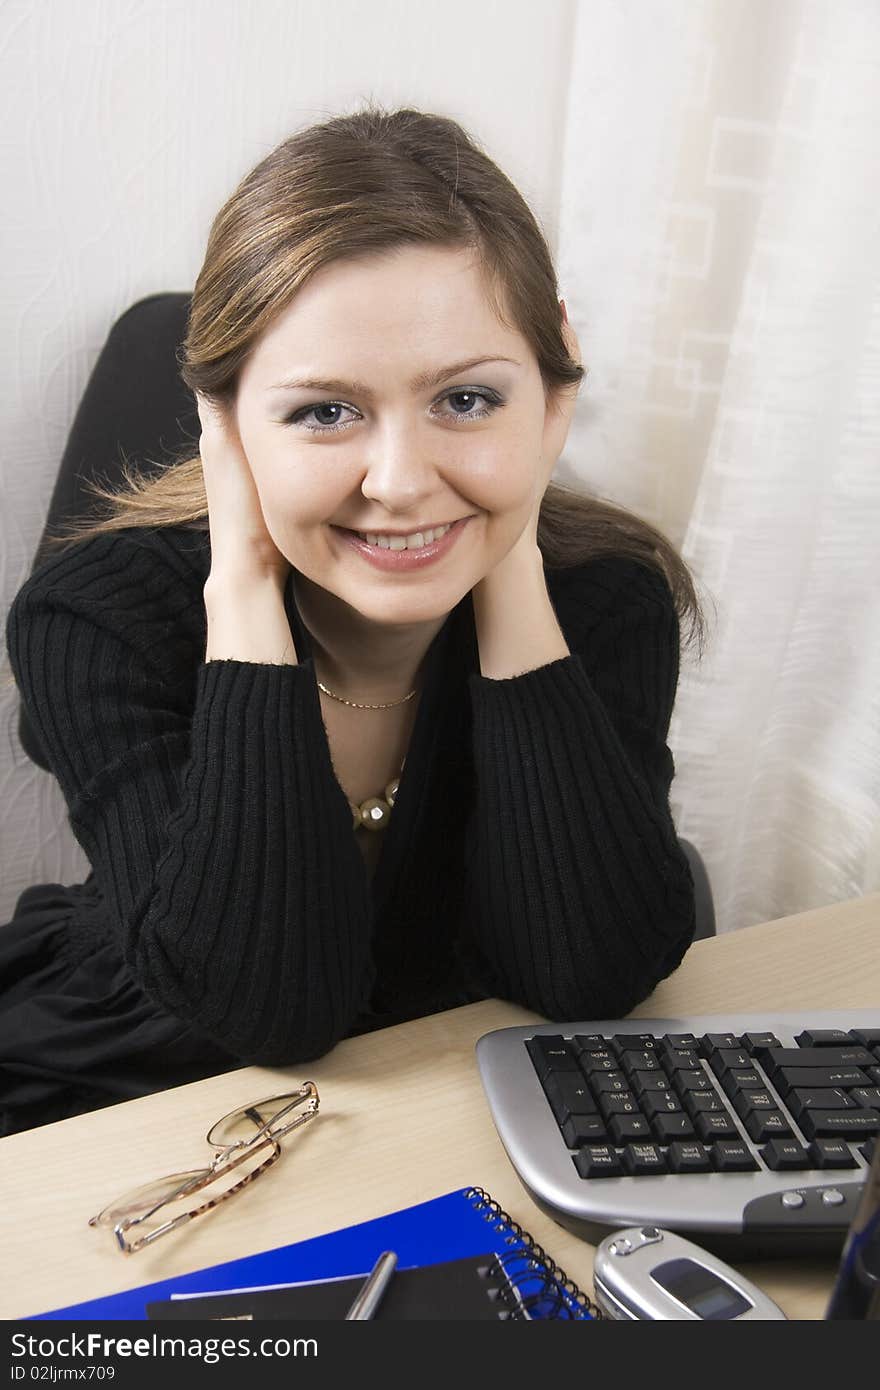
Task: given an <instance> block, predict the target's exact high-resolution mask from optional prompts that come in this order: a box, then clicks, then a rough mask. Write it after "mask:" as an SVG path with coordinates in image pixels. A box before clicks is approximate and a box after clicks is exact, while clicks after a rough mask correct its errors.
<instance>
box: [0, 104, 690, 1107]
mask: <svg viewBox="0 0 880 1390" xmlns="http://www.w3.org/2000/svg"><path fill="white" fill-rule="evenodd" d="M578 358H579V349H578V343H577V339H576V337H575V334H574V332H573V331H572V329H571V328H570V326H568V324H567V322H566V318H565V311H564V305H563V304H562V303H561V301H558V300H557V298H556V280H555V274H554V271H553V267H552V264H551V260H550V256H549V252H548V250H547V247H546V244H545V242H544V239H543V237H542V235H541V232H540V230H539V228H538V226H537V224H536V222H535V219H534V218H533V216H532V214H531V213H530V211H529V209H528V208H527V206H526V204H525V203H524V201H523V199H522V197H521V196H520V194H519V193H518V192H517V191H516V189H515V188H514V187H513V186H512V184H511V183H510V182H509V180H508V179H507V178H506V177H505V176H504V174H503V173H502V172H501V171H500V170H499V169H498V168H497V167H496V166H495V165H494V164H493V163H492V161H491V160H490V159H488V157H487V156H486V155H485V154H484V153H483V152H482V151H481V150H480V149H479V148H478V147H477V145H476V144H475V143H474V142H473V141H472V140H470V139H469V138H468V136H467V135H466V133H465V132H464V131H463V130H462V128H461V127H460V126H459V125H457V124H456V123H455V122H453V121H451V120H448V119H445V118H442V117H439V116H434V115H430V114H426V113H422V112H418V111H413V110H400V111H396V112H392V113H387V112H383V111H381V110H380V109H377V108H375V107H369V108H367V109H365V110H363V111H361V112H359V113H356V114H355V115H352V116H347V117H340V118H337V119H334V120H330V121H328V122H326V123H325V124H323V125H319V126H315V127H312V128H310V129H308V130H306V131H303V132H301V133H299V134H297V135H295V136H294V137H292V138H291V139H289V140H287V141H285V142H284V143H283V144H282V145H281V146H279V148H278V149H276V150H275V151H274V152H273V153H272V154H270V155H269V156H268V157H267V158H266V159H264V160H263V161H262V162H261V163H260V164H259V165H258V166H257V167H256V168H255V169H254V170H253V171H252V172H251V173H250V174H249V175H248V176H247V177H246V178H245V179H244V181H243V182H242V184H241V185H240V186H239V188H238V189H237V190H236V192H235V193H234V194H233V195H232V197H231V198H230V199H229V201H228V202H227V203H226V205H225V206H224V207H223V208H222V209H221V211H220V213H219V214H218V216H217V218H216V219H215V222H214V224H213V227H212V230H211V234H210V237H209V241H208V247H207V253H206V256H205V262H204V265H203V267H202V270H201V273H200V275H199V277H198V281H197V284H196V287H195V291H194V295H193V300H192V307H191V313H190V321H189V329H188V334H187V338H186V343H185V347H184V351H183V354H182V363H181V367H182V376H183V379H184V380H185V382H186V383H187V385H188V386H189V387H190V388H191V389H192V390H193V391H194V392H195V393H196V397H197V401H198V407H199V418H200V421H201V426H202V433H201V438H200V441H199V455H200V456H199V457H198V458H192V459H188V460H185V461H184V462H182V463H177V464H175V465H174V466H173V467H171V468H169V469H167V470H166V471H165V472H163V473H162V474H160V476H159V477H158V478H155V477H154V478H143V477H139V476H138V475H137V474H135V473H130V474H128V475H127V479H126V481H127V491H126V492H125V494H124V495H122V494H113V493H109V492H105V491H102V490H101V489H97V488H96V489H95V491H96V492H97V493H98V495H99V496H101V497H103V498H104V500H105V501H109V502H110V504H111V510H110V513H109V515H107V516H106V517H104V518H103V519H101V520H98V521H95V520H93V519H92V520H90V522H89V524H87V525H82V524H80V525H79V526H78V527H76V528H74V529H73V530H72V531H69V532H68V534H66V535H64V536H59V537H57V538H56V547H55V549H54V553H53V555H52V558H50V559H49V560H48V561H46V562H45V563H44V564H42V565H41V566H40V568H39V569H38V570H37V571H36V572H35V574H34V575H32V576H31V578H30V579H29V580H28V581H27V582H26V583H25V585H24V586H23V588H22V589H21V590H20V591H19V593H18V595H17V596H16V599H15V601H14V603H13V605H12V609H11V611H10V615H9V620H8V624H7V642H8V647H9V655H10V661H11V664H12V668H13V672H14V675H15V678H16V681H17V683H18V686H19V688H20V691H21V696H22V699H23V700H24V702H25V707H26V709H27V713H28V717H29V719H30V722H31V725H32V726H33V728H34V729H35V730H36V732H37V734H38V736H39V739H40V741H41V743H42V745H43V747H44V748H45V750H46V754H47V758H48V760H49V762H50V765H51V767H52V769H53V772H54V773H55V775H56V777H57V779H58V781H59V783H60V785H61V787H62V790H63V792H64V795H65V798H66V801H67V805H68V809H69V815H70V824H71V827H72V829H73V831H74V833H75V834H76V836H77V839H78V840H79V842H80V844H81V845H82V846H83V849H84V850H85V852H86V854H87V855H88V857H89V861H90V863H91V864H92V868H93V872H92V874H91V875H90V876H89V879H88V880H87V882H86V884H84V885H77V886H76V887H75V888H70V889H59V887H58V885H53V886H51V888H49V887H48V886H47V889H46V892H45V893H43V891H42V889H30V890H28V891H27V892H26V893H25V894H23V895H22V897H21V898H20V899H19V903H18V906H17V911H16V915H15V918H14V919H13V921H12V922H11V923H10V924H9V925H8V926H7V927H5V928H4V929H3V930H2V932H0V969H2V979H3V981H4V985H3V988H2V993H0V1066H2V1070H0V1078H2V1087H0V1106H2V1108H3V1117H4V1118H3V1124H4V1125H5V1131H6V1132H7V1133H9V1132H12V1131H14V1130H16V1129H21V1128H25V1127H27V1126H29V1125H34V1124H40V1123H45V1122H47V1121H49V1120H53V1119H57V1118H61V1117H62V1116H65V1115H69V1114H74V1113H78V1112H80V1111H83V1110H87V1109H90V1108H93V1107H95V1106H98V1105H102V1104H107V1103H110V1102H112V1101H116V1100H121V1099H126V1098H128V1097H130V1096H134V1095H140V1094H145V1093H147V1092H150V1091H153V1090H156V1089H159V1088H161V1087H163V1086H169V1085H176V1084H179V1083H180V1082H183V1081H187V1080H190V1079H193V1078H195V1077H197V1076H202V1075H207V1074H210V1073H213V1072H218V1071H221V1070H224V1069H227V1068H230V1067H234V1066H238V1065H242V1064H245V1063H260V1064H264V1065H270V1066H287V1065H291V1064H294V1063H299V1062H304V1061H307V1060H310V1059H313V1058H316V1057H319V1056H321V1055H322V1054H324V1053H326V1052H327V1051H328V1050H329V1049H330V1048H332V1047H333V1046H334V1045H335V1043H337V1042H338V1041H339V1040H340V1039H342V1038H344V1037H346V1036H350V1035H352V1034H355V1033H360V1032H364V1031H367V1030H369V1029H372V1028H375V1027H381V1026H385V1025H387V1024H389V1023H393V1022H397V1021H400V1020H403V1019H406V1018H411V1017H416V1016H419V1015H423V1014H426V1013H430V1012H434V1011H436V1010H439V1009H444V1008H449V1007H453V1006H456V1005H459V1004H463V1003H467V1002H471V1001H474V1000H477V999H480V998H484V997H487V996H498V997H502V998H506V999H511V1000H514V1001H517V1002H519V1003H521V1004H523V1005H525V1006H527V1007H529V1008H531V1009H534V1010H536V1011H538V1012H539V1013H540V1014H542V1015H544V1016H545V1017H548V1018H558V1019H560V1020H562V1019H589V1018H590V1017H616V1016H620V1015H623V1014H624V1013H626V1012H627V1011H628V1010H630V1009H631V1008H632V1007H633V1006H634V1005H635V1004H637V1003H638V1002H639V1001H640V1000H641V999H643V998H644V997H645V996H646V995H647V994H648V993H649V992H650V991H651V989H653V987H654V986H655V985H656V984H657V982H658V981H659V980H661V979H662V978H664V977H665V976H666V975H667V974H668V973H669V972H670V971H671V970H673V969H674V968H675V967H676V966H677V965H678V963H679V961H680V960H681V958H682V956H683V954H684V952H685V950H686V949H687V946H688V944H689V943H690V941H691V938H692V935H693V929H694V900H693V882H692V879H691V875H690V871H689V868H688V864H687V860H686V858H685V856H684V854H683V852H682V850H681V849H680V847H679V844H678V841H677V838H676V834H675V829H674V826H673V823H672V819H671V816H670V812H669V805H668V793H669V787H670V783H671V780H672V776H673V762H672V757H671V755H670V752H669V749H668V747H667V746H666V743H665V739H666V735H667V730H668V725H669V719H670V715H671V712H672V706H673V701H674V697H675V689H676V683H677V678H678V663H679V613H681V614H682V615H683V614H685V613H686V612H691V614H692V615H693V617H694V620H695V630H697V631H699V628H700V622H701V615H700V612H699V606H698V603H697V600H696V596H695V593H694V589H693V585H692V582H691V579H690V576H689V574H688V571H687V569H686V567H685V565H684V564H683V562H682V561H681V559H680V558H679V557H678V555H677V554H676V552H675V550H674V548H673V547H672V546H671V544H670V543H669V541H668V540H666V538H665V537H663V536H662V535H661V534H660V533H659V532H657V531H655V530H654V529H653V528H652V527H650V526H648V525H647V524H646V523H644V522H642V521H641V520H639V519H638V518H636V517H634V516H632V515H630V514H628V513H626V512H624V511H622V510H620V509H618V508H615V507H612V506H610V505H608V504H604V503H600V502H598V501H596V500H594V499H591V498H587V497H580V496H577V495H576V494H573V493H569V492H566V491H565V490H563V489H561V488H558V487H556V486H554V485H552V484H550V476H551V474H552V472H553V469H554V466H555V464H556V462H557V460H558V458H559V455H560V452H561V450H562V448H563V445H564V443H565V439H566V435H567V432H568V428H569V423H570V419H571V414H572V410H573V407H574V402H575V397H576V392H577V387H578V384H579V382H580V380H581V379H582V377H583V376H584V368H583V367H582V366H581V365H580V363H579V360H578Z"/></svg>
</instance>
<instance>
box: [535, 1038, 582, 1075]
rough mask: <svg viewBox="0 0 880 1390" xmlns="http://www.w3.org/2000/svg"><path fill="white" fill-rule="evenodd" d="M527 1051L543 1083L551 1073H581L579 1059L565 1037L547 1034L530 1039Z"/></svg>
mask: <svg viewBox="0 0 880 1390" xmlns="http://www.w3.org/2000/svg"><path fill="white" fill-rule="evenodd" d="M526 1050H527V1051H528V1054H529V1056H530V1057H531V1059H532V1061H533V1062H534V1064H535V1070H536V1071H537V1073H538V1075H539V1076H540V1077H541V1080H542V1081H543V1079H544V1077H545V1076H547V1075H548V1073H550V1072H551V1071H573V1072H579V1071H580V1067H579V1066H578V1064H577V1058H576V1057H575V1055H574V1053H573V1052H572V1051H571V1048H570V1047H569V1046H568V1043H567V1042H566V1041H565V1038H563V1037H557V1036H555V1035H551V1034H547V1035H546V1036H544V1035H541V1036H539V1037H537V1038H529V1040H528V1042H527V1043H526Z"/></svg>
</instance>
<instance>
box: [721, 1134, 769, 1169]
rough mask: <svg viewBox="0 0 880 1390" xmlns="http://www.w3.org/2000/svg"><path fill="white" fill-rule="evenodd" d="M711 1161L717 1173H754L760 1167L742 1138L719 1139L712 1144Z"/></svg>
mask: <svg viewBox="0 0 880 1390" xmlns="http://www.w3.org/2000/svg"><path fill="white" fill-rule="evenodd" d="M712 1162H713V1164H714V1165H715V1168H716V1169H717V1170H718V1172H719V1173H754V1172H755V1170H756V1169H757V1168H759V1167H760V1165H759V1163H758V1161H757V1159H756V1158H755V1156H754V1154H753V1153H752V1151H751V1149H750V1148H749V1146H748V1144H747V1143H746V1141H745V1140H744V1139H719V1140H718V1142H717V1144H713V1145H712Z"/></svg>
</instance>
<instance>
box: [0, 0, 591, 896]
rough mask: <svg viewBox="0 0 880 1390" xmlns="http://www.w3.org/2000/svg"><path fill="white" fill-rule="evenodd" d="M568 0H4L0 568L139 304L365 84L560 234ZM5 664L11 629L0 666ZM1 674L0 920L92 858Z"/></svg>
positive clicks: (14, 566)
mask: <svg viewBox="0 0 880 1390" xmlns="http://www.w3.org/2000/svg"><path fill="white" fill-rule="evenodd" d="M575 5H576V0H445V2H444V4H443V5H436V4H432V3H428V2H427V0H369V3H368V4H366V5H364V4H362V3H360V2H359V0H248V3H246V4H245V3H242V2H241V0H5V3H4V4H3V6H2V9H0V25H2V32H0V114H2V121H0V130H2V131H3V132H4V134H3V136H2V138H0V159H2V165H3V168H2V187H3V190H4V194H5V198H4V204H5V206H4V213H3V218H2V223H0V227H2V230H0V237H2V243H0V250H2V263H3V266H4V271H5V277H4V278H5V285H4V293H3V296H2V301H0V327H2V331H0V372H2V379H3V383H4V390H3V393H2V396H0V429H2V437H3V444H2V449H0V497H2V517H0V528H2V529H0V538H2V542H0V545H2V548H0V582H2V603H3V608H2V612H3V617H4V621H5V616H6V612H7V610H8V607H9V604H10V603H11V601H12V598H13V596H14V594H15V593H16V591H17V590H18V588H19V586H20V585H21V584H22V582H23V581H24V579H25V578H26V576H27V574H28V572H29V569H30V564H31V561H32V557H33V554H34V551H35V549H36V545H37V542H38V540H39V536H40V533H41V531H42V528H43V524H44V521H45V515H46V509H47V506H48V502H49V498H50V496H51V492H52V487H53V483H54V479H55V474H56V471H57V468H58V463H59V460H60V458H61V454H62V451H63V449H64V444H65V439H66V436H67V431H68V429H69V427H70V424H71V421H72V419H73V416H74V413H75V410H76V406H77V403H78V401H79V398H80V395H81V393H82V390H83V388H84V386H85V382H86V380H87V377H88V374H89V371H90V369H91V367H92V364H93V362H94V360H95V358H96V356H97V354H98V352H99V350H100V348H101V345H102V343H103V341H104V339H105V337H106V334H107V332H108V330H109V328H110V326H111V324H112V323H113V322H114V320H115V319H116V318H117V317H118V316H119V314H121V313H122V312H123V311H124V310H125V309H126V308H127V307H128V306H129V305H130V304H132V303H133V302H134V301H135V300H137V299H140V298H142V297H143V296H144V295H147V294H152V293H155V292H157V291H160V290H168V289H172V290H186V289H189V288H190V287H191V285H192V283H193V280H194V278H195V275H196V273H197V271H198V268H199V265H200V263H201V258H202V253H203V248H204V243H205V238H206V236H207V232H208V227H209V224H210V220H211V218H212V217H213V215H214V213H215V212H216V211H217V209H218V208H219V206H220V204H221V203H222V202H223V201H224V199H225V198H226V197H227V195H228V194H229V193H230V192H231V191H232V189H233V187H234V186H235V184H236V182H237V181H238V179H239V178H240V177H241V175H242V174H244V173H245V172H246V170H247V169H249V168H250V167H251V166H252V165H253V164H255V163H256V162H257V160H258V159H260V158H261V157H262V156H263V155H264V154H265V153H267V152H268V151H269V150H270V149H271V148H272V147H273V146H274V145H275V144H277V143H278V141H279V140H281V139H283V138H284V137H285V136H286V135H289V134H291V133H292V132H293V131H294V130H297V129H300V128H301V127H302V126H304V125H308V124H311V123H313V122H315V121H319V120H323V119H326V118H327V117H329V116H332V115H336V114H340V113H343V112H347V111H351V110H353V109H355V108H356V107H357V106H358V105H359V104H361V102H363V101H365V100H367V99H369V98H373V99H376V100H378V101H380V102H382V103H383V104H385V105H388V106H390V105H394V106H398V105H411V106H416V107H419V108H420V109H422V110H429V111H430V110H433V111H437V112H440V113H441V114H444V115H449V116H452V117H454V118H455V119H456V120H459V121H461V122H462V124H463V125H464V126H465V128H466V129H468V130H469V131H470V132H471V133H472V134H474V135H475V136H476V137H477V139H478V140H480V141H481V142H482V143H483V144H484V145H485V146H486V148H487V149H488V151H489V153H490V154H491V155H492V157H493V158H494V159H495V160H496V161H497V162H498V163H499V164H500V165H501V167H502V168H503V169H505V171H506V172H507V173H508V174H509V175H510V176H511V178H512V179H513V180H514V182H515V183H516V184H517V185H518V187H519V188H520V189H521V191H522V192H523V194H524V195H525V197H526V198H527V199H528V200H529V202H530V204H531V206H532V208H533V210H534V212H535V213H536V215H537V217H538V218H539V220H540V221H541V223H542V225H543V227H544V229H545V232H546V233H547V236H548V238H549V240H550V245H551V249H553V250H554V251H555V246H556V236H557V201H558V187H559V170H560V158H561V150H562V144H563V137H564V130H563V120H564V111H565V99H566V89H567V85H568V77H569V69H568V64H569V55H570V51H571V34H572V26H573V23H574V11H575ZM8 674H9V667H8V662H7V660H6V652H5V643H3V644H2V662H0V675H3V676H6V675H8ZM17 718H18V701H17V695H16V692H15V691H14V690H10V689H6V690H3V691H2V692H0V792H2V795H0V923H2V922H4V921H6V920H8V918H9V917H10V916H11V915H12V910H13V907H14V905H15V901H16V899H17V897H18V895H19V893H20V892H21V891H22V889H24V888H26V887H28V886H29V885H30V884H32V883H42V882H59V883H77V882H80V881H81V880H82V879H83V878H84V877H85V876H86V875H87V873H88V862H87V860H86V858H85V856H84V854H83V853H82V851H81V849H80V848H79V846H78V844H77V843H76V841H75V839H74V838H73V835H72V834H71V832H70V830H69V828H68V825H67V820H66V808H65V806H64V802H63V799H62V797H61V794H60V791H59V790H58V788H57V785H56V783H55V781H54V779H53V778H52V777H50V776H49V774H48V773H45V772H42V771H41V770H39V769H37V768H36V767H34V766H33V764H31V763H30V762H29V761H28V760H27V758H26V757H25V755H24V753H23V751H22V749H21V747H20V744H19V742H18V737H17Z"/></svg>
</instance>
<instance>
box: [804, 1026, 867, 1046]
mask: <svg viewBox="0 0 880 1390" xmlns="http://www.w3.org/2000/svg"><path fill="white" fill-rule="evenodd" d="M858 1041H859V1040H858V1038H854V1037H853V1035H852V1033H847V1032H844V1030H843V1029H842V1028H805V1029H804V1031H803V1032H802V1033H798V1035H797V1037H796V1038H795V1042H796V1043H797V1045H798V1047H841V1046H845V1045H846V1044H847V1043H854V1042H858Z"/></svg>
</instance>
